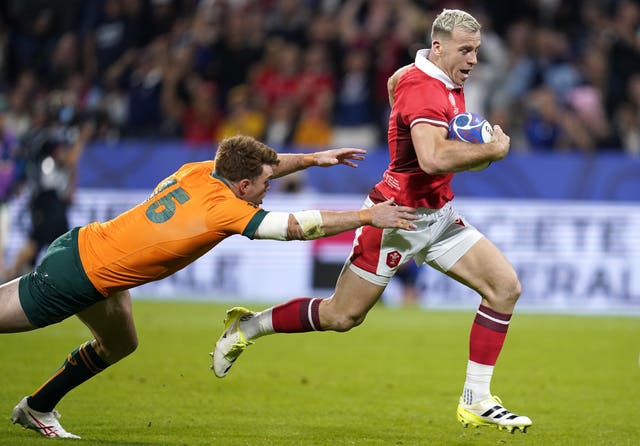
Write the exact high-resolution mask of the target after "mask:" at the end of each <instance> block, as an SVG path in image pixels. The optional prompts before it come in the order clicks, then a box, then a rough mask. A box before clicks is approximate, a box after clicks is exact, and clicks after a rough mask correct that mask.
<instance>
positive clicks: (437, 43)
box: [431, 39, 442, 55]
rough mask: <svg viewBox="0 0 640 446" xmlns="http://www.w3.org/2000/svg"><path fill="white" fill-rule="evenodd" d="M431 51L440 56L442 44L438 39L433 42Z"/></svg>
mask: <svg viewBox="0 0 640 446" xmlns="http://www.w3.org/2000/svg"><path fill="white" fill-rule="evenodd" d="M431 51H433V52H434V53H435V54H437V55H440V52H441V51H442V42H441V41H440V40H438V39H435V40H432V41H431Z"/></svg>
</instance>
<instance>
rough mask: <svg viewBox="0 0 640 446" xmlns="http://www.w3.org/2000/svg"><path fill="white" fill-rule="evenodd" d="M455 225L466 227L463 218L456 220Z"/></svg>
mask: <svg viewBox="0 0 640 446" xmlns="http://www.w3.org/2000/svg"><path fill="white" fill-rule="evenodd" d="M453 223H454V224H456V225H459V226H464V222H463V221H462V219H461V218H456V221H454V222H453Z"/></svg>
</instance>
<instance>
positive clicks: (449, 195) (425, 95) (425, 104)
mask: <svg viewBox="0 0 640 446" xmlns="http://www.w3.org/2000/svg"><path fill="white" fill-rule="evenodd" d="M428 51H429V50H420V51H419V52H418V54H417V55H416V61H415V63H414V64H413V66H412V67H411V68H409V70H408V71H407V72H406V73H405V74H404V75H403V76H402V77H401V78H400V81H399V82H398V84H397V86H396V89H395V91H394V98H395V102H394V104H393V107H392V109H391V115H390V117H389V136H388V137H389V154H390V157H391V162H390V163H389V166H388V167H387V170H386V171H385V172H384V174H383V177H382V180H381V181H380V182H379V183H378V184H377V185H376V186H375V187H374V189H375V190H376V191H377V192H379V193H381V194H382V195H384V197H386V198H391V197H393V198H395V201H396V203H398V204H401V205H405V206H413V207H426V208H430V209H439V208H441V207H442V206H444V205H445V204H446V203H447V202H448V201H451V200H452V199H453V195H454V194H453V190H452V189H451V179H452V178H453V174H452V173H450V174H442V175H428V174H427V173H425V172H424V171H423V170H422V169H420V165H419V164H418V157H417V155H416V152H415V148H414V146H413V142H412V141H411V127H413V126H414V125H416V124H420V123H426V124H430V125H436V126H441V127H444V128H447V127H448V125H449V121H450V120H451V119H452V118H453V117H454V116H455V115H457V114H458V113H462V112H464V111H465V104H464V91H463V89H462V88H461V87H459V86H457V85H455V84H454V83H453V82H452V81H451V79H449V77H448V76H447V75H446V74H445V73H444V72H443V71H442V70H440V69H439V68H438V67H436V66H435V65H434V64H433V63H432V62H430V61H429V60H427V55H428ZM374 193H375V191H374Z"/></svg>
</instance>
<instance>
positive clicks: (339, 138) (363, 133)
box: [332, 48, 379, 149]
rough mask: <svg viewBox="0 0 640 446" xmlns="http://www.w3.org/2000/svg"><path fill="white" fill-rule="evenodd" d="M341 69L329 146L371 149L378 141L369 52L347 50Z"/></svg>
mask: <svg viewBox="0 0 640 446" xmlns="http://www.w3.org/2000/svg"><path fill="white" fill-rule="evenodd" d="M343 69H344V73H343V75H342V78H341V80H340V82H339V84H338V90H337V92H336V105H335V110H334V117H333V124H334V128H333V141H332V144H333V145H336V146H340V145H347V146H354V147H364V148H367V149H369V148H374V147H376V146H377V145H378V143H379V140H378V131H377V127H376V117H375V115H374V110H375V100H374V97H373V89H372V85H373V84H372V81H371V57H370V55H369V52H368V51H367V50H366V49H365V48H352V49H350V50H348V51H347V53H346V55H345V58H344V65H343Z"/></svg>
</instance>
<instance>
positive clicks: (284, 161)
mask: <svg viewBox="0 0 640 446" xmlns="http://www.w3.org/2000/svg"><path fill="white" fill-rule="evenodd" d="M365 153H367V151H366V150H363V149H355V148H343V149H331V150H324V151H322V152H315V153H305V154H302V153H300V154H298V153H296V154H294V153H280V154H278V160H279V161H280V163H279V164H278V165H277V166H274V168H273V177H272V178H279V177H283V176H285V175H289V174H290V173H293V172H297V171H298V170H303V169H306V168H307V167H311V166H319V167H329V166H335V165H338V164H344V165H345V166H349V167H358V165H357V164H356V163H354V162H353V161H354V160H355V161H361V160H363V159H364V154H365Z"/></svg>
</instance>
